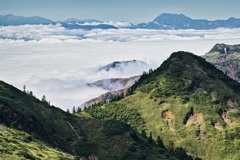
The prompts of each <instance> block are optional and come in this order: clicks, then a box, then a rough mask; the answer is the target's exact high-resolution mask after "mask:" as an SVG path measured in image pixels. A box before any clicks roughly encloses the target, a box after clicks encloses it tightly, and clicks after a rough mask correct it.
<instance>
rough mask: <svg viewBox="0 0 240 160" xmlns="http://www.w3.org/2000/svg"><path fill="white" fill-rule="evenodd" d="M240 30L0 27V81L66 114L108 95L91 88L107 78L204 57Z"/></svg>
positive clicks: (234, 39) (234, 38)
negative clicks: (182, 55)
mask: <svg viewBox="0 0 240 160" xmlns="http://www.w3.org/2000/svg"><path fill="white" fill-rule="evenodd" d="M239 38H240V29H216V30H207V31H205V30H202V31H196V30H167V31H163V30H143V29H136V30H131V29H117V30H91V31H84V30H66V29H65V28H63V27H61V26H60V25H24V26H15V27H14V26H6V27H0V56H1V58H0V77H1V78H0V79H1V80H4V81H6V82H8V83H10V84H12V85H14V86H17V87H18V88H19V89H22V86H23V85H24V84H25V85H26V86H27V90H32V91H33V93H34V94H35V95H36V96H37V97H38V98H41V97H42V95H46V97H47V100H48V101H50V102H51V104H53V105H55V106H58V107H61V108H62V109H64V110H66V109H67V108H71V107H72V106H79V105H80V104H82V103H83V102H85V101H87V100H89V99H90V98H94V97H97V96H98V95H100V94H102V93H104V92H106V91H105V90H103V89H99V88H89V87H87V86H86V83H91V82H94V81H97V80H100V79H106V78H125V77H130V76H134V75H138V74H141V73H142V72H143V71H144V70H148V69H150V68H156V67H158V66H159V65H160V64H161V62H162V61H163V60H165V59H166V58H167V57H168V56H169V55H170V54H171V53H172V52H174V51H178V50H184V51H190V52H193V53H195V54H197V55H203V54H205V53H206V52H207V51H209V50H210V49H211V48H212V47H213V45H214V44H215V43H228V44H235V43H239ZM133 59H136V60H140V61H144V62H145V63H147V64H148V65H146V66H143V67H137V68H136V67H132V66H123V69H122V70H111V71H110V72H106V71H98V68H99V67H101V66H104V65H106V64H109V63H112V62H114V61H127V60H133Z"/></svg>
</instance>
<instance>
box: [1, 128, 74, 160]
mask: <svg viewBox="0 0 240 160" xmlns="http://www.w3.org/2000/svg"><path fill="white" fill-rule="evenodd" d="M0 144H1V145H0V159H1V160H11V159H19V160H26V159H56V160H60V159H62V160H63V159H64V160H68V159H69V160H70V159H74V157H73V156H72V155H70V154H66V153H63V152H61V151H59V150H56V149H53V148H51V147H49V146H46V145H45V144H43V143H42V142H40V141H38V140H36V139H35V138H34V137H33V136H31V135H29V134H27V133H25V132H22V131H17V130H14V129H10V128H8V127H5V126H3V125H0Z"/></svg>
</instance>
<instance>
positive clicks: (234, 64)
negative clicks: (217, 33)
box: [203, 44, 240, 82]
mask: <svg viewBox="0 0 240 160" xmlns="http://www.w3.org/2000/svg"><path fill="white" fill-rule="evenodd" d="M203 58H205V59H206V60H207V61H208V62H210V63H212V64H213V65H215V67H216V68H218V69H219V70H221V71H222V72H223V73H225V74H226V75H228V76H229V77H230V78H232V79H234V80H236V81H239V82H240V44H238V45H226V44H216V45H215V46H214V47H213V48H212V49H211V50H210V51H209V52H208V53H206V54H205V55H204V56H203Z"/></svg>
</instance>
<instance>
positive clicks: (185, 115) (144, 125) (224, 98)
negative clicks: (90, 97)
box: [87, 52, 240, 160]
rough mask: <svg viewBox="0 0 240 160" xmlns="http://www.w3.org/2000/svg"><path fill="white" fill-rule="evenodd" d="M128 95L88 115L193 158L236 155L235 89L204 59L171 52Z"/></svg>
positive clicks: (239, 90)
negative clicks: (119, 124)
mask: <svg viewBox="0 0 240 160" xmlns="http://www.w3.org/2000/svg"><path fill="white" fill-rule="evenodd" d="M128 92H129V93H128V95H129V96H127V97H125V98H123V99H122V100H120V101H117V102H113V103H109V104H105V105H103V106H101V107H92V108H90V109H88V110H87V112H88V113H89V114H90V115H92V116H93V117H95V118H99V119H117V120H121V121H124V122H127V123H128V124H130V125H131V126H133V127H134V128H135V129H136V130H137V131H138V132H142V131H141V130H145V131H146V133H147V135H148V136H151V137H153V139H154V140H155V141H157V139H158V137H161V139H162V140H163V143H164V145H165V146H166V147H167V148H168V149H169V150H172V151H173V152H178V151H179V148H183V149H185V150H186V151H187V153H188V154H189V155H192V156H193V157H195V158H197V157H199V158H202V159H214V160H218V159H238V157H239V156H240V153H239V149H240V148H239V146H240V134H239V133H240V132H239V131H240V112H239V104H240V84H239V83H238V82H236V81H234V80H232V79H230V78H229V77H227V76H226V75H225V74H223V73H222V72H221V71H219V70H217V69H216V68H215V67H214V66H213V65H212V64H210V63H208V62H206V61H205V60H204V59H203V58H201V57H198V56H195V55H193V54H191V53H186V52H176V53H173V54H172V55H171V56H170V58H169V59H168V60H166V61H165V62H164V63H163V64H162V65H161V66H160V67H159V68H158V69H156V70H155V71H150V72H149V73H146V74H144V75H143V76H142V77H141V78H140V80H139V81H138V82H137V83H136V84H135V85H134V86H132V87H131V88H130V89H129V90H128ZM133 110H134V111H137V113H136V112H135V113H133V112H132V111H133ZM116 111H117V112H116ZM109 113H111V114H109Z"/></svg>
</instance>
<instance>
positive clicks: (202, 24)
mask: <svg viewBox="0 0 240 160" xmlns="http://www.w3.org/2000/svg"><path fill="white" fill-rule="evenodd" d="M56 23H60V24H61V25H62V26H63V27H65V28H67V29H85V30H91V29H117V28H118V26H114V25H112V24H106V23H105V22H102V21H99V20H95V19H88V20H79V19H76V18H70V19H67V20H65V21H52V20H50V19H46V18H42V17H38V16H34V17H24V16H15V15H13V14H7V15H2V16H1V15H0V26H9V25H13V26H18V25H26V24H43V25H46V24H56ZM86 23H87V24H86ZM129 24H130V23H129ZM125 28H130V29H137V28H139V29H163V30H171V29H196V30H203V29H204V30H208V29H216V28H240V19H239V18H234V17H231V18H229V19H227V20H214V21H209V20H206V19H191V18H190V17H187V16H185V15H184V14H170V13H163V14H161V15H159V16H158V17H157V18H155V19H154V20H153V21H151V22H148V23H140V24H136V25H133V24H130V25H128V26H126V27H125Z"/></svg>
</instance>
